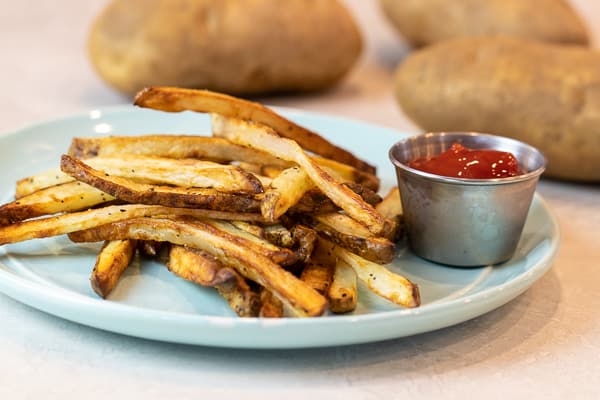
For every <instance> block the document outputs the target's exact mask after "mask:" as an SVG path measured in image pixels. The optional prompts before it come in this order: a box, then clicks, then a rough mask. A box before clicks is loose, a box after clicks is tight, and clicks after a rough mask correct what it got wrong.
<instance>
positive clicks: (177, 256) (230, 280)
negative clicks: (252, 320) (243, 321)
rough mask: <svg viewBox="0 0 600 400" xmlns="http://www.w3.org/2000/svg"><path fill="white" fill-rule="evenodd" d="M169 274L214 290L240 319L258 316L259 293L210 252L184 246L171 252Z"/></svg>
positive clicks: (175, 247) (173, 248) (176, 246)
mask: <svg viewBox="0 0 600 400" xmlns="http://www.w3.org/2000/svg"><path fill="white" fill-rule="evenodd" d="M167 267H168V269H169V271H171V272H173V273H174V274H175V275H177V276H179V277H181V278H183V279H185V280H188V281H191V282H194V283H196V284H198V285H201V286H208V287H213V288H215V289H216V290H217V292H218V293H219V294H220V295H221V297H223V298H224V299H225V300H226V301H227V303H228V304H229V306H230V307H231V308H232V309H233V311H234V312H235V313H236V314H237V315H238V316H240V317H256V316H258V311H259V308H260V299H259V296H258V294H257V293H256V292H255V291H253V290H252V289H251V288H250V286H249V285H248V283H247V282H246V280H245V279H244V278H243V277H242V276H241V275H240V274H238V273H237V272H236V271H235V270H234V269H232V268H229V267H226V266H224V265H223V264H222V263H221V262H219V261H218V260H217V259H216V258H215V257H213V256H212V255H210V254H209V253H207V252H205V251H202V250H198V249H194V248H190V247H185V246H180V245H172V246H171V248H170V249H169V261H168V263H167Z"/></svg>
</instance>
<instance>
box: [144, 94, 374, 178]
mask: <svg viewBox="0 0 600 400" xmlns="http://www.w3.org/2000/svg"><path fill="white" fill-rule="evenodd" d="M134 104H135V105H136V106H139V107H145V108H152V109H155V110H161V111H167V112H180V111H186V110H190V111H196V112H204V113H218V114H220V115H223V116H226V117H231V118H237V119H241V120H247V121H255V122H259V123H261V124H263V125H266V126H269V127H271V128H272V129H274V130H275V131H276V132H277V133H279V134H280V135H281V136H283V137H286V138H289V139H292V140H295V141H296V142H298V144H300V146H302V147H304V148H305V149H307V150H309V151H312V152H313V153H316V154H320V155H322V156H324V157H327V158H331V159H333V160H336V161H340V162H343V163H345V164H349V165H352V166H354V167H357V168H360V169H362V170H365V171H368V172H370V173H375V167H373V166H372V165H370V164H369V163H367V162H365V161H363V160H361V159H359V158H357V157H356V156H354V155H353V154H352V153H350V152H349V151H347V150H344V149H342V148H340V147H338V146H336V145H334V144H332V143H331V142H329V141H328V140H326V139H325V138H323V137H322V136H320V135H319V134H317V133H316V132H313V131H311V130H309V129H306V128H304V127H301V126H300V125H297V124H295V123H294V122H292V121H290V120H288V119H287V118H284V117H282V116H281V115H279V114H277V113H275V112H273V111H272V110H270V109H269V108H267V107H265V106H263V105H262V104H259V103H254V102H250V101H247V100H242V99H238V98H235V97H231V96H227V95H225V94H221V93H215V92H211V91H208V90H193V89H181V88H174V87H150V88H146V89H144V90H142V91H140V92H139V93H138V94H137V95H136V96H135V100H134Z"/></svg>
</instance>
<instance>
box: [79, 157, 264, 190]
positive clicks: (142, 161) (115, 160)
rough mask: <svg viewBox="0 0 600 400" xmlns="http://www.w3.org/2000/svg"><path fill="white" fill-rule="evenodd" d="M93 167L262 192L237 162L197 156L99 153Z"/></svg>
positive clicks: (151, 179)
mask: <svg viewBox="0 0 600 400" xmlns="http://www.w3.org/2000/svg"><path fill="white" fill-rule="evenodd" d="M85 163H86V164H87V165H89V166H90V167H92V168H94V169H97V170H101V171H104V172H106V173H108V174H110V175H116V176H120V177H124V178H131V179H133V180H135V181H140V182H145V183H154V184H167V185H173V186H182V187H197V188H213V189H217V190H219V191H220V192H228V193H262V192H263V188H262V184H261V183H260V181H259V180H258V179H257V178H256V177H254V175H252V174H250V173H248V172H246V171H244V170H242V169H241V168H239V167H236V166H234V165H223V164H219V163H215V162H212V161H200V160H196V159H189V158H187V159H172V158H164V157H150V156H137V155H123V156H120V157H110V158H104V157H96V158H90V159H87V160H85Z"/></svg>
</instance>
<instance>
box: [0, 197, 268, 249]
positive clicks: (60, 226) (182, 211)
mask: <svg viewBox="0 0 600 400" xmlns="http://www.w3.org/2000/svg"><path fill="white" fill-rule="evenodd" d="M155 216H163V217H164V216H169V217H177V216H190V217H194V218H216V219H230V220H247V221H262V222H265V221H264V219H263V218H262V216H261V215H260V214H247V213H233V212H227V211H215V210H203V209H196V208H173V207H164V206H152V205H145V204H123V205H116V206H107V207H102V208H98V209H92V210H86V211H79V212H74V213H69V214H62V215H57V216H53V217H47V218H40V219H34V220H29V221H23V222H17V223H14V224H11V225H6V226H0V245H4V244H8V243H17V242H22V241H25V240H31V239H39V238H46V237H52V236H58V235H64V234H67V233H72V232H76V231H82V230H84V229H89V228H94V227H97V226H100V225H104V224H109V223H111V222H116V221H122V220H125V219H131V218H139V217H155ZM79 237H80V238H81V239H80V240H79V241H82V242H87V241H92V242H94V241H99V240H86V239H85V238H84V236H83V235H80V236H79Z"/></svg>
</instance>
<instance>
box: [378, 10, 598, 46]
mask: <svg viewBox="0 0 600 400" xmlns="http://www.w3.org/2000/svg"><path fill="white" fill-rule="evenodd" d="M380 3H381V6H382V8H383V11H384V12H385V14H386V15H387V17H388V19H389V20H390V21H391V22H392V24H393V25H394V26H395V27H396V28H397V30H398V31H399V32H400V33H401V34H402V35H403V36H404V37H405V38H406V39H407V40H408V41H409V42H410V43H411V44H413V45H414V46H425V45H430V44H433V43H437V42H439V41H441V40H446V39H451V38H457V37H465V36H489V35H504V36H518V37H523V38H529V39H536V40H540V41H547V42H558V43H570V44H581V45H587V44H588V42H589V38H588V34H587V31H586V27H585V25H584V24H583V22H582V21H581V19H580V18H579V16H578V15H577V13H576V12H575V11H574V10H573V8H571V6H570V5H569V3H568V2H567V1H564V0H483V1H482V0H451V1H449V0H380Z"/></svg>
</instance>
